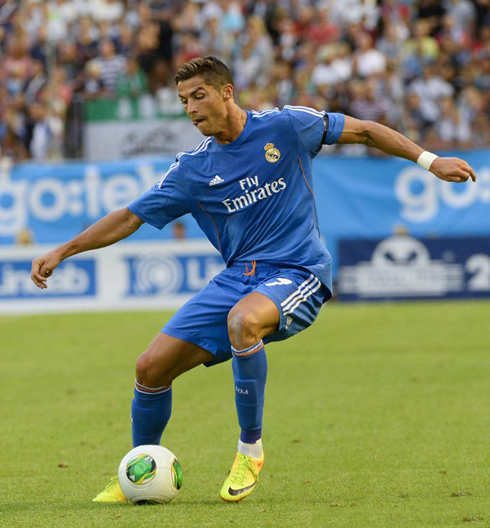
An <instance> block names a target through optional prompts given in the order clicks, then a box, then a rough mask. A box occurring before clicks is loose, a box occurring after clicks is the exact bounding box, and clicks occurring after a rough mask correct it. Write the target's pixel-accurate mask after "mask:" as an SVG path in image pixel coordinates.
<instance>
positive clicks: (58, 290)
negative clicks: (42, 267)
mask: <svg viewBox="0 0 490 528" xmlns="http://www.w3.org/2000/svg"><path fill="white" fill-rule="evenodd" d="M31 260H32V259H28V258H20V256H19V257H18V258H17V259H11V260H7V261H4V260H2V261H0V303H1V302H2V301H6V300H11V299H18V300H34V299H37V300H40V301H43V302H45V301H46V299H63V298H69V299H72V300H73V299H79V298H87V297H89V298H91V297H94V296H95V295H96V294H97V290H96V279H95V277H96V274H95V261H94V259H76V260H70V261H65V262H62V263H61V264H60V266H59V267H58V268H57V269H56V273H55V274H54V275H53V277H51V278H50V280H49V287H48V288H47V289H45V290H41V289H39V288H38V287H37V286H36V285H35V284H34V283H33V282H32V281H31Z"/></svg>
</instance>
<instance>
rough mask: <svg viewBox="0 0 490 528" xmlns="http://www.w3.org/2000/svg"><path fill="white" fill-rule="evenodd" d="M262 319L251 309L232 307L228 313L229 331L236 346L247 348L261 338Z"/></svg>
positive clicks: (232, 342)
mask: <svg viewBox="0 0 490 528" xmlns="http://www.w3.org/2000/svg"><path fill="white" fill-rule="evenodd" d="M260 328H261V326H260V321H259V319H258V317H257V315H256V314H255V313H253V312H251V311H249V310H243V309H232V310H231V311H230V313H229V314H228V333H229V335H230V340H231V344H232V345H233V346H234V347H235V348H247V347H249V346H252V345H254V344H255V343H256V342H257V341H258V340H259V339H260V338H261V336H260Z"/></svg>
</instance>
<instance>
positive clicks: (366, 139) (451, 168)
mask: <svg viewBox="0 0 490 528" xmlns="http://www.w3.org/2000/svg"><path fill="white" fill-rule="evenodd" d="M337 143H341V144H348V143H362V144H364V145H367V146H368V147H374V148H377V149H379V150H381V151H383V152H386V154H390V155H391V156H397V157H399V158H405V159H408V160H410V161H414V162H416V163H419V165H421V166H422V167H424V168H426V169H427V170H430V172H432V173H433V174H435V175H436V176H437V177H438V178H440V179H441V180H446V181H449V182H458V183H459V182H465V181H466V180H468V179H469V178H471V179H472V180H473V181H474V182H475V181H476V174H475V171H474V170H473V169H472V168H471V167H470V165H469V164H468V163H467V162H466V161H464V160H462V159H460V158H445V157H438V156H436V155H435V154H432V153H430V152H427V151H424V149H423V148H421V147H419V146H418V145H416V144H415V143H414V142H413V141H410V140H409V139H408V138H406V137H405V136H403V135H402V134H400V133H399V132H396V130H393V129H391V128H389V127H387V126H384V125H380V124H379V123H374V122H373V121H361V120H359V119H355V118H353V117H349V116H345V124H344V129H343V132H342V134H341V135H340V138H339V139H338V141H337Z"/></svg>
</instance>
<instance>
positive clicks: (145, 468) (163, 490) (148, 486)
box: [118, 445, 182, 504]
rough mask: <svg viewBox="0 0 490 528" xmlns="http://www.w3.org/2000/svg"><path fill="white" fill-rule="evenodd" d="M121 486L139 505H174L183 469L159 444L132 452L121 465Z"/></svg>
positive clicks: (119, 473) (138, 448)
mask: <svg viewBox="0 0 490 528" xmlns="http://www.w3.org/2000/svg"><path fill="white" fill-rule="evenodd" d="M118 478H119V485H120V486H121V489H122V491H123V493H124V495H125V496H126V498H127V499H128V500H130V501H131V502H132V503H134V504H136V503H138V502H149V503H158V504H163V503H166V502H170V501H171V500H172V499H173V498H174V497H175V496H176V495H177V493H178V492H179V490H180V488H181V487H182V467H181V466H180V464H179V461H178V460H177V458H176V456H175V455H174V454H173V453H172V452H171V451H169V450H168V449H166V448H165V447H162V446H159V445H142V446H138V447H135V448H134V449H132V450H131V451H130V452H129V453H128V454H127V455H126V456H125V457H124V458H123V459H122V460H121V463H120V464H119V470H118Z"/></svg>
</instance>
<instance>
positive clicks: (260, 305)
mask: <svg viewBox="0 0 490 528" xmlns="http://www.w3.org/2000/svg"><path fill="white" fill-rule="evenodd" d="M175 81H176V84H177V89H178V94H179V97H180V100H181V101H182V104H183V105H184V108H185V111H186V113H187V115H188V116H189V118H190V119H191V120H192V122H193V124H194V125H195V126H196V127H197V128H198V129H199V131H200V132H201V133H202V134H203V136H205V139H204V141H202V143H201V144H200V145H199V146H198V147H197V148H196V149H195V150H193V151H192V152H182V153H180V154H178V155H177V158H176V160H175V162H174V163H172V165H171V166H170V168H169V169H168V171H167V172H166V173H165V174H164V175H163V177H162V178H161V180H160V181H159V182H158V183H157V184H156V185H155V186H154V187H153V188H151V189H150V190H148V191H147V192H146V193H144V194H143V195H142V196H141V197H140V198H138V199H137V200H135V201H134V202H133V203H131V204H130V205H129V206H128V207H126V208H123V209H120V210H118V211H115V212H113V213H110V214H109V215H107V216H106V217H104V218H102V219H101V220H99V221H98V222H97V223H95V224H94V225H93V226H91V227H89V228H88V229H87V230H86V231H84V232H83V233H81V234H80V235H78V236H77V237H75V238H74V239H73V240H71V241H69V242H67V243H65V244H63V245H61V246H59V247H58V248H56V249H55V250H53V251H51V252H49V253H46V254H45V255H43V256H41V257H40V258H37V259H35V260H34V261H33V264H32V280H33V281H34V283H35V284H36V285H37V286H39V287H40V288H47V287H48V285H47V282H46V281H47V279H48V278H49V277H50V276H51V275H52V273H53V271H54V270H55V269H56V267H57V266H58V265H59V264H60V262H61V261H63V260H64V259H66V258H68V257H71V256H72V255H76V254H78V253H81V252H83V251H88V250H91V249H96V248H102V247H105V246H108V245H110V244H114V243H115V242H117V241H119V240H122V239H123V238H126V237H128V236H129V235H131V234H132V233H134V232H135V231H136V230H137V229H138V228H139V227H140V226H141V225H142V224H143V223H144V222H147V223H149V224H151V225H153V226H155V227H156V228H158V229H162V228H163V227H164V226H165V225H166V224H167V223H168V222H170V221H172V220H175V219H176V218H179V217H181V216H182V215H185V214H187V213H191V214H192V216H193V217H194V218H195V219H196V221H197V222H198V224H199V226H200V227H201V229H202V230H203V231H204V233H205V234H206V236H207V237H208V238H209V240H210V241H211V243H212V244H213V245H214V246H215V247H216V248H217V249H218V250H219V251H220V253H221V254H222V256H223V259H224V260H225V262H226V269H225V270H224V271H222V272H221V273H219V274H218V275H217V276H216V277H215V278H214V279H213V280H212V281H211V282H210V283H209V284H208V285H207V286H206V287H205V288H204V289H203V290H202V291H201V292H199V293H198V294H197V295H196V296H195V297H194V298H193V299H191V300H190V301H189V302H188V303H187V304H185V305H184V306H183V307H182V308H181V309H180V310H179V311H178V312H177V313H176V314H175V315H174V316H173V317H172V318H171V319H170V321H169V322H168V323H167V324H166V325H165V326H164V327H163V329H162V330H161V332H159V333H158V335H157V336H156V337H155V338H154V339H153V341H152V342H151V343H150V345H149V347H148V350H147V351H146V352H145V353H144V354H142V355H141V356H140V357H139V358H138V360H137V362H136V382H135V388H134V399H133V402H132V409H131V411H132V434H133V446H134V447H136V446H138V445H143V444H159V443H160V439H161V436H162V433H163V430H164V429H165V426H166V425H167V422H168V420H169V418H170V414H171V406H172V382H173V381H174V379H175V378H176V377H177V376H179V375H180V374H183V373H184V372H186V371H188V370H190V369H192V368H194V367H196V366H198V365H201V364H202V363H204V364H205V365H207V366H210V365H214V364H216V363H219V362H222V361H226V360H228V359H230V358H232V371H233V377H234V382H235V402H236V409H237V414H238V422H239V425H240V428H241V434H240V439H239V440H238V453H237V455H236V458H235V461H234V463H233V466H232V468H231V471H230V474H229V476H228V478H227V479H226V480H225V482H224V484H223V487H222V489H221V492H220V496H221V498H222V499H223V500H225V501H230V502H237V501H240V500H242V499H243V498H245V497H247V496H248V495H250V493H252V492H253V490H254V489H255V485H256V483H257V481H258V476H259V472H260V470H261V469H262V466H263V464H264V453H263V449H262V441H261V437H262V413H263V407H264V394H265V392H264V391H265V385H266V376H267V358H266V353H265V350H264V344H265V343H268V342H271V341H280V340H283V339H287V338H288V337H290V336H292V335H295V334H297V333H298V332H301V331H302V330H304V329H305V328H307V327H308V326H310V325H311V324H312V323H313V321H314V320H315V318H316V317H317V315H318V312H319V311H320V309H321V307H322V305H323V304H324V303H325V302H326V301H327V300H328V299H329V298H330V297H331V296H332V278H331V257H330V254H329V252H328V251H327V249H326V247H325V246H324V244H323V242H322V241H321V238H320V231H319V228H318V219H317V214H316V206H315V200H314V194H313V179H312V161H313V158H314V157H315V156H316V155H317V154H318V152H319V151H320V149H321V148H322V145H331V144H333V143H343V144H345V143H363V144H365V145H369V146H371V147H376V148H378V149H380V150H382V151H383V152H386V153H388V154H391V155H394V156H399V157H401V158H406V159H409V160H411V161H414V162H418V163H419V164H420V165H421V166H422V167H424V168H425V169H427V170H430V171H431V172H432V173H433V174H434V175H435V176H437V177H438V178H441V179H443V180H446V181H449V182H464V181H466V180H468V178H471V179H472V180H473V181H476V176H475V173H474V172H473V170H472V168H471V167H470V166H469V165H468V163H466V162H465V161H463V160H461V159H458V158H443V157H437V156H436V155H435V154H431V153H429V152H426V151H424V150H423V149H422V148H420V147H419V146H417V145H415V144H414V143H412V142H411V141H410V140H408V139H407V138H405V137H404V136H402V135H401V134H399V133H398V132H395V131H393V130H391V129H390V128H387V127H385V126H382V125H379V124H376V123H373V122H369V121H359V120H356V119H353V118H352V117H348V116H344V115H341V114H335V113H326V112H324V111H318V110H314V109H312V108H305V107H302V106H296V107H295V106H286V107H284V108H283V109H282V110H278V109H276V110H269V111H264V112H255V111H251V112H250V111H245V110H243V109H241V108H240V107H239V106H237V104H236V103H235V101H234V89H233V80H232V77H231V74H230V71H229V70H228V68H227V67H226V66H225V65H224V64H223V63H222V62H220V61H219V60H218V59H216V58H214V57H203V58H196V59H192V60H191V61H189V62H188V63H187V64H185V65H184V66H182V68H181V69H180V70H179V71H178V72H177V75H176V78H175ZM337 177H342V176H341V175H338V176H337ZM94 500H95V501H100V502H117V501H124V500H125V497H124V495H123V493H122V491H121V489H120V487H119V483H118V482H117V478H115V479H113V480H112V481H111V482H110V483H109V485H108V486H107V488H106V489H105V490H104V491H102V492H101V493H100V494H99V495H98V496H97V497H96V498H95V499H94Z"/></svg>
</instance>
